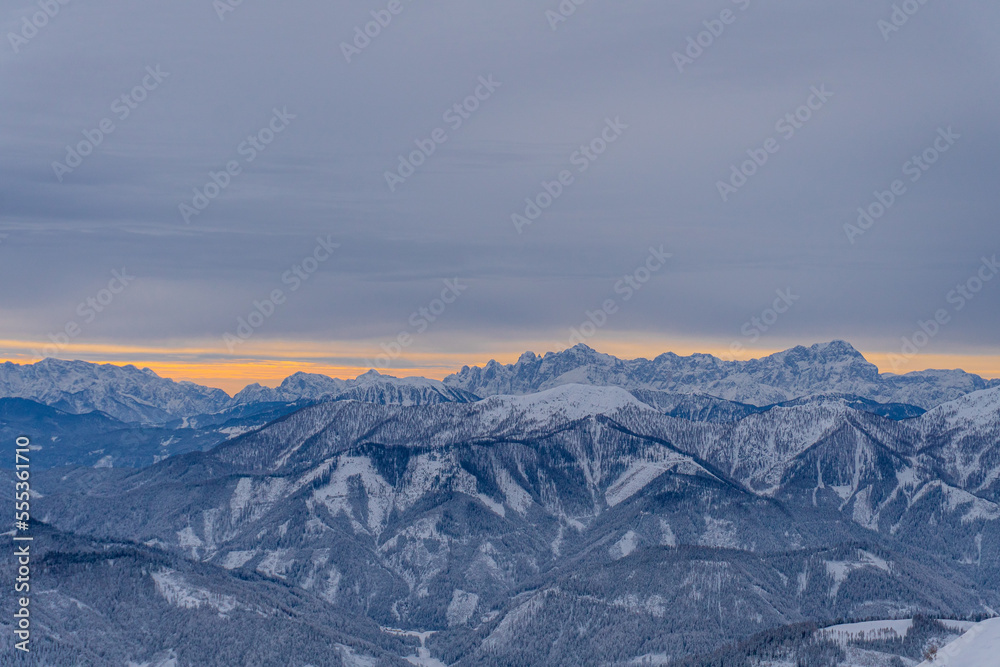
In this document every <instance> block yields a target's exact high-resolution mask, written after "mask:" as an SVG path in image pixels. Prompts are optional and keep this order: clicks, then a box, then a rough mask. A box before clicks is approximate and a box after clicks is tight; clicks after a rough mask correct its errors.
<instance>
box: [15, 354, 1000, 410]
mask: <svg viewBox="0 0 1000 667" xmlns="http://www.w3.org/2000/svg"><path fill="white" fill-rule="evenodd" d="M563 384H590V385H595V386H613V387H622V388H624V389H628V390H630V391H659V392H666V393H672V394H678V395H690V394H700V395H706V396H711V397H715V398H719V399H724V400H726V401H730V402H739V403H744V404H748V405H752V406H756V407H764V406H768V405H772V404H776V403H782V402H785V401H789V400H794V399H797V398H801V397H807V396H815V395H819V394H824V395H825V394H838V395H843V396H851V397H857V398H859V399H865V400H869V401H875V402H878V403H895V404H905V405H912V406H916V407H918V408H922V409H928V408H931V407H933V406H935V405H938V404H939V403H943V402H945V401H949V400H952V399H954V398H958V397H959V396H962V395H964V394H967V393H969V392H971V391H976V390H979V389H986V388H988V387H994V386H1000V379H994V380H984V379H983V378H981V377H979V376H978V375H974V374H972V373H966V372H965V371H961V370H928V371H916V372H912V373H906V374H905V375H894V374H891V373H879V372H878V368H877V367H876V366H875V365H874V364H871V363H869V362H868V361H867V360H865V358H864V356H862V355H861V353H860V352H858V351H857V350H855V349H854V348H853V347H851V345H850V344H848V343H845V342H843V341H833V342H831V343H824V344H817V345H813V346H811V347H802V346H799V347H795V348H792V349H790V350H786V351H784V352H779V353H777V354H773V355H770V356H768V357H763V358H761V359H754V360H751V361H723V360H721V359H719V358H717V357H714V356H712V355H708V354H694V355H691V356H688V357H681V356H678V355H676V354H673V353H666V354H662V355H660V356H658V357H656V358H655V359H652V360H649V359H632V360H622V359H618V358H616V357H613V356H611V355H608V354H601V353H599V352H597V351H595V350H593V349H592V348H590V347H587V346H586V345H583V344H579V345H576V346H575V347H572V348H569V349H567V350H564V351H562V352H549V353H547V354H545V355H544V356H538V355H535V354H534V353H533V352H526V353H524V354H523V355H522V356H521V357H520V359H518V361H517V362H516V363H514V364H507V365H503V364H499V363H497V362H496V361H490V362H489V363H488V364H486V365H485V366H483V367H472V368H470V367H468V366H465V367H463V368H462V369H461V371H459V372H458V373H455V374H453V375H450V376H448V377H446V378H445V379H444V381H437V380H429V379H426V378H394V377H391V376H385V375H380V374H379V373H378V372H377V371H375V370H371V371H368V372H367V373H365V374H364V375H361V376H359V377H358V378H356V379H354V380H341V379H337V378H330V377H327V376H325V375H319V374H312V373H295V374H294V375H291V376H290V377H288V378H286V379H285V380H284V381H283V382H282V383H281V384H280V385H279V386H278V387H276V388H271V387H264V386H261V385H259V384H251V385H249V386H247V387H246V388H244V389H243V390H242V391H240V392H239V393H237V394H236V396H234V397H232V398H230V397H229V396H228V395H227V394H226V393H225V392H223V391H222V390H220V389H213V388H210V387H203V386H201V385H198V384H195V383H192V382H175V381H173V380H170V379H166V378H161V377H159V376H158V375H157V374H156V373H155V372H153V371H152V370H150V369H148V368H145V369H139V368H136V367H135V366H115V365H111V364H90V363H87V362H82V361H61V360H57V359H45V360H43V361H40V362H38V363H35V364H26V365H19V364H14V363H11V362H7V363H4V364H0V397H6V398H26V399H30V400H33V401H36V402H38V403H42V404H45V405H49V406H51V407H54V408H58V409H60V410H64V411H66V412H70V413H85V412H92V411H100V412H104V413H106V414H107V415H109V416H111V417H114V418H115V419H118V420H120V421H124V422H140V423H146V424H166V423H168V422H170V421H172V420H174V419H182V418H185V417H197V416H199V415H211V414H216V413H219V412H221V411H223V410H226V409H232V408H235V407H238V406H241V405H252V404H259V403H294V402H300V401H311V402H316V401H329V400H351V399H353V400H361V401H366V402H375V403H398V404H401V405H417V404H425V403H436V402H465V401H475V400H478V399H479V398H484V397H486V396H492V395H496V394H528V393H533V392H537V391H541V390H543V389H550V388H552V387H556V386H559V385H563Z"/></svg>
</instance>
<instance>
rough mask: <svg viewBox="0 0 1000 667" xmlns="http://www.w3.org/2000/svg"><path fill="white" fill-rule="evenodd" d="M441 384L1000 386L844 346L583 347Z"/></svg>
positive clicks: (482, 389) (673, 389)
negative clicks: (886, 369) (650, 355)
mask: <svg viewBox="0 0 1000 667" xmlns="http://www.w3.org/2000/svg"><path fill="white" fill-rule="evenodd" d="M444 382H445V384H447V385H449V386H452V387H456V388H460V389H464V390H466V391H469V392H472V393H474V394H476V395H478V396H490V395H493V394H527V393H532V392H535V391H539V390H541V389H548V388H550V387H554V386H558V385H561V384H570V383H581V384H593V385H601V386H617V387H624V388H626V389H630V390H657V391H664V392H670V393H675V394H691V393H702V394H709V395H711V396H715V397H718V398H723V399H727V400H730V401H739V402H742V403H749V404H751V405H756V406H764V405H770V404H774V403H781V402H783V401H788V400H791V399H795V398H799V397H802V396H812V395H814V394H831V393H837V394H846V395H852V396H857V397H861V398H865V399H869V400H873V401H878V402H880V403H905V404H910V405H916V406H918V407H921V408H924V409H929V408H931V407H934V406H935V405H938V404H940V403H943V402H945V401H949V400H952V399H954V398H958V397H959V396H962V395H963V394H967V393H969V392H972V391H976V390H979V389H985V388H987V387H988V386H997V385H1000V380H992V381H989V382H987V381H985V380H983V379H982V378H980V377H979V376H978V375H973V374H971V373H966V372H964V371H958V370H955V371H936V370H931V371H918V372H914V373H907V374H905V375H893V374H890V373H882V374H880V373H879V372H878V368H877V367H876V366H875V365H874V364H871V363H869V362H868V361H867V360H865V358H864V357H863V356H862V355H861V353H860V352H858V351H857V350H855V349H854V348H853V347H851V345H850V344H848V343H845V342H843V341H833V342H831V343H823V344H817V345H813V346H811V347H808V348H807V347H802V346H799V347H795V348H792V349H790V350H785V351H784V352H779V353H777V354H773V355H771V356H769V357H764V358H761V359H753V360H751V361H723V360H721V359H719V358H717V357H713V356H712V355H708V354H695V355H692V356H689V357H681V356H678V355H676V354H673V353H670V352H668V353H666V354H661V355H660V356H658V357H656V358H655V359H652V360H649V359H633V360H622V359H618V358H616V357H613V356H611V355H608V354H601V353H599V352H597V351H595V350H593V349H591V348H589V347H587V346H586V345H583V344H579V345H576V346H575V347H572V348H570V349H568V350H564V351H562V352H550V353H548V354H546V355H545V356H544V357H539V356H537V355H535V354H534V353H532V352H526V353H525V354H523V355H521V358H520V359H518V361H517V363H515V364H507V365H503V364H499V363H497V362H495V361H490V362H489V363H488V364H487V365H486V366H484V367H481V368H480V367H472V368H470V367H468V366H465V367H463V368H462V370H461V371H459V372H458V373H455V374H453V375H449V376H448V377H447V378H445V380H444Z"/></svg>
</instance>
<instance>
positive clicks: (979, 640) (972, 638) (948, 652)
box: [919, 618, 1000, 667]
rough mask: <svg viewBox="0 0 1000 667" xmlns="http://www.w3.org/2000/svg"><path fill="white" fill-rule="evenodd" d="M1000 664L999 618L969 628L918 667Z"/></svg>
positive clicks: (961, 666) (966, 666) (963, 666)
mask: <svg viewBox="0 0 1000 667" xmlns="http://www.w3.org/2000/svg"><path fill="white" fill-rule="evenodd" d="M998 662H1000V618H990V619H987V620H985V621H983V622H981V623H977V624H976V625H974V626H972V627H971V628H969V629H968V630H967V631H966V632H965V633H964V634H963V635H962V636H961V637H959V638H958V639H956V640H955V641H953V642H951V643H950V644H947V645H946V646H944V647H943V648H940V649H938V650H936V651H935V652H934V657H933V658H931V659H929V660H925V661H924V662H922V663H920V665H919V667H935V666H943V665H948V667H988V666H989V665H996V664H997V663H998Z"/></svg>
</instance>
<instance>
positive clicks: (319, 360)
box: [0, 336, 1000, 395]
mask: <svg viewBox="0 0 1000 667" xmlns="http://www.w3.org/2000/svg"><path fill="white" fill-rule="evenodd" d="M588 343H589V341H588ZM38 347H39V346H38V344H37V343H34V342H26V341H13V340H0V361H10V362H13V363H18V364H28V363H34V362H36V361H39V360H40V359H39V357H37V356H35V355H34V353H33V351H34V350H36V349H37V348H38ZM451 347H452V349H457V346H454V345H452V346H451ZM470 347H471V346H470ZM556 347H558V344H553V343H552V342H551V341H549V342H544V341H537V340H536V341H517V342H511V341H504V342H503V343H499V344H496V345H491V344H488V342H480V343H477V344H475V348H474V349H470V350H465V351H456V352H434V351H415V350H414V351H408V352H407V353H406V354H405V355H402V356H400V357H399V358H397V359H392V360H388V359H386V358H385V357H383V358H382V359H379V358H378V353H377V352H376V353H374V354H373V352H372V351H373V349H374V350H377V349H378V348H377V344H371V343H366V342H338V343H337V344H336V348H335V349H332V348H334V346H333V345H331V344H327V343H319V342H308V341H273V342H272V341H268V342H263V341H262V342H254V344H253V345H250V344H247V346H246V349H242V348H241V349H239V350H237V354H228V353H227V352H226V351H225V350H221V351H220V349H219V348H218V346H212V345H197V344H194V345H192V344H188V345H176V346H174V345H170V344H164V345H162V346H153V345H135V346H128V345H109V344H74V345H72V346H71V347H69V348H67V350H66V351H65V353H63V354H59V355H57V356H58V357H59V358H63V359H71V358H72V359H81V360H83V361H89V362H93V363H110V364H115V365H120V366H124V365H128V364H132V365H134V366H137V367H139V368H150V369H152V370H153V371H154V372H156V373H157V374H158V375H160V376H161V377H167V378H171V379H173V380H178V381H181V380H187V381H190V382H196V383H198V384H202V385H206V386H210V387H218V388H220V389H223V390H225V391H226V392H228V393H229V394H230V395H232V394H235V393H236V392H238V391H239V390H241V389H243V388H244V387H245V386H247V385H249V384H253V383H255V382H257V383H260V384H262V385H265V386H271V387H274V386H277V385H278V384H280V383H281V381H282V380H284V379H285V378H286V377H288V376H289V375H292V374H294V373H296V372H305V373H319V374H323V375H329V376H330V377H337V378H342V379H351V378H355V377H357V376H358V375H361V374H362V373H365V372H366V371H368V370H369V369H370V368H371V367H372V366H377V370H378V371H379V372H380V373H382V374H384V375H394V376H396V377H411V376H423V377H428V378H432V379H437V380H440V379H443V378H444V377H445V376H447V375H449V374H451V373H454V372H457V371H458V370H459V369H460V368H461V367H462V366H464V365H469V366H482V365H484V364H486V363H487V362H488V361H489V360H491V359H495V360H496V361H497V362H499V363H503V364H512V363H514V362H515V361H517V359H518V357H519V356H520V355H521V354H522V353H523V351H524V350H533V351H535V352H536V353H537V354H539V355H541V354H544V353H545V352H548V351H555V348H556ZM563 347H565V343H564V344H563ZM591 347H594V348H595V349H597V350H598V351H599V352H602V353H605V354H611V355H614V356H616V357H619V358H622V359H634V358H639V357H644V358H647V359H652V358H654V357H656V356H657V355H659V354H662V353H663V352H664V351H667V350H669V351H672V352H674V353H675V354H678V355H682V356H688V355H691V354H696V353H703V354H712V355H715V356H717V357H720V358H722V359H725V360H732V359H739V360H747V359H754V358H760V357H764V356H767V355H769V354H773V353H775V352H779V351H781V350H782V349H786V348H775V349H757V350H752V351H751V350H744V351H743V352H742V353H740V354H738V355H735V356H734V355H732V354H730V353H729V350H728V346H727V345H720V344H711V343H709V342H708V341H705V342H702V343H700V344H699V343H698V342H692V341H677V340H666V339H664V340H656V341H652V340H650V339H649V338H644V337H638V336H636V337H620V338H618V339H617V340H602V341H600V342H594V343H593V344H591ZM480 348H490V349H492V350H494V352H492V353H488V352H485V351H483V350H482V349H480ZM862 354H864V356H865V358H866V359H868V360H869V361H870V362H872V363H874V364H875V365H876V366H878V368H879V370H880V371H881V372H883V373H900V374H901V373H908V372H910V371H915V370H924V369H928V368H937V369H962V370H965V371H967V372H970V373H976V374H977V375H980V376H982V377H985V378H995V377H1000V355H995V354H989V355H981V354H980V355H977V354H930V353H927V354H918V355H916V356H914V357H913V358H911V359H909V360H907V361H906V364H905V365H900V366H899V368H893V367H892V354H893V353H889V352H883V351H872V352H862ZM385 362H388V363H387V364H386V363H385ZM897 363H898V358H897ZM382 366H384V367H382Z"/></svg>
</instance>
